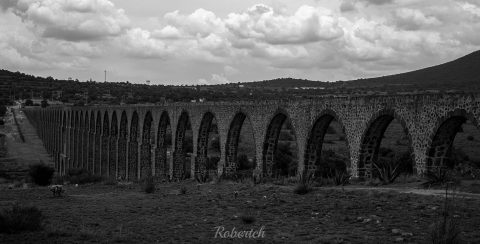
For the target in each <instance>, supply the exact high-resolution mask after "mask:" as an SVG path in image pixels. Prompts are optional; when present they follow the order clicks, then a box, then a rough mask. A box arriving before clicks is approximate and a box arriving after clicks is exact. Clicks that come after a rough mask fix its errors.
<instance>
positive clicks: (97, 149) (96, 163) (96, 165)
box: [93, 111, 102, 175]
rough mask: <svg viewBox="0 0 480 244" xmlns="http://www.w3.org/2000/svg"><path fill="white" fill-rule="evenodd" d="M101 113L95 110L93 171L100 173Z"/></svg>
mask: <svg viewBox="0 0 480 244" xmlns="http://www.w3.org/2000/svg"><path fill="white" fill-rule="evenodd" d="M101 153H102V114H101V112H100V111H98V112H97V117H96V123H95V160H94V165H93V166H94V167H93V173H94V174H97V175H100V174H101V172H100V168H101V167H100V164H101V161H102V158H101Z"/></svg>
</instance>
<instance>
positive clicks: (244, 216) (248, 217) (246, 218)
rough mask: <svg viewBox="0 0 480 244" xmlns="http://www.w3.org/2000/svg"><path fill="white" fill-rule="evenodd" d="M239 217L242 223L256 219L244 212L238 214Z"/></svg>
mask: <svg viewBox="0 0 480 244" xmlns="http://www.w3.org/2000/svg"><path fill="white" fill-rule="evenodd" d="M240 219H241V220H242V222H243V223H244V224H252V223H254V222H255V220H256V219H255V217H254V216H252V215H248V214H244V215H242V216H240Z"/></svg>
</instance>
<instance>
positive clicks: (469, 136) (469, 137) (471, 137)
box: [467, 135, 475, 141]
mask: <svg viewBox="0 0 480 244" xmlns="http://www.w3.org/2000/svg"><path fill="white" fill-rule="evenodd" d="M467 140H469V141H473V140H475V137H473V136H472V135H468V136H467Z"/></svg>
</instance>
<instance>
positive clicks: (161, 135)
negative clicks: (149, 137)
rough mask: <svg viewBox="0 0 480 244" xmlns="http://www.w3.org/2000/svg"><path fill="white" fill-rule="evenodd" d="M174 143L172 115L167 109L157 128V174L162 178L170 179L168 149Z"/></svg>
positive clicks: (161, 116)
mask: <svg viewBox="0 0 480 244" xmlns="http://www.w3.org/2000/svg"><path fill="white" fill-rule="evenodd" d="M171 145H172V131H171V125H170V116H169V115H168V112H167V111H163V112H162V114H161V115H160V120H159V122H158V129H157V148H156V149H155V176H156V177H159V178H160V179H170V176H169V174H170V167H169V162H168V154H169V153H171V152H169V151H168V149H169V147H171Z"/></svg>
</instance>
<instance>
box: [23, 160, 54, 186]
mask: <svg viewBox="0 0 480 244" xmlns="http://www.w3.org/2000/svg"><path fill="white" fill-rule="evenodd" d="M53 172H55V170H54V169H53V168H52V167H49V166H47V165H45V164H42V163H40V164H35V165H32V166H30V170H29V172H28V174H29V175H30V177H31V178H32V180H33V182H34V183H35V184H37V185H40V186H47V185H49V184H50V182H51V181H52V177H53Z"/></svg>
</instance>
